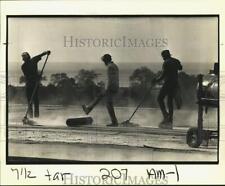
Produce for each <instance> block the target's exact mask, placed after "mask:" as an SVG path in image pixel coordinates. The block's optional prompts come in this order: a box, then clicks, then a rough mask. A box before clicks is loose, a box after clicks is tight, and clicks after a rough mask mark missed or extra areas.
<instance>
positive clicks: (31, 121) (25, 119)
mask: <svg viewBox="0 0 225 186" xmlns="http://www.w3.org/2000/svg"><path fill="white" fill-rule="evenodd" d="M22 122H23V124H24V125H35V124H36V122H35V121H33V120H30V119H29V118H28V117H27V116H24V118H23V119H22Z"/></svg>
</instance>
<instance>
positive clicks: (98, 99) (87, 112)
mask: <svg viewBox="0 0 225 186" xmlns="http://www.w3.org/2000/svg"><path fill="white" fill-rule="evenodd" d="M103 97H104V95H100V96H98V97H96V98H95V99H94V101H93V102H91V103H90V104H89V105H82V108H83V110H84V112H85V113H86V114H89V113H90V112H91V111H92V110H93V108H94V107H95V106H96V105H97V104H98V103H99V102H100V101H101V99H102V98H103Z"/></svg>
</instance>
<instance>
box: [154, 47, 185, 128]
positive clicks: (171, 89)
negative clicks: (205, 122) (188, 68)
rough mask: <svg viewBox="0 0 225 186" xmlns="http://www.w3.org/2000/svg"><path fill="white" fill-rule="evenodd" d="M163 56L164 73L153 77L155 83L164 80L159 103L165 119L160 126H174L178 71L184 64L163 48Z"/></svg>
mask: <svg viewBox="0 0 225 186" xmlns="http://www.w3.org/2000/svg"><path fill="white" fill-rule="evenodd" d="M161 56H162V58H163V60H164V63H163V65H162V74H161V75H160V76H159V77H158V78H154V79H153V83H157V82H159V81H162V80H164V83H163V85H162V88H161V89H160V91H159V95H158V103H159V107H160V109H161V112H162V115H163V120H162V121H161V122H160V124H159V127H160V128H172V124H173V100H174V97H175V95H176V91H177V89H178V71H179V70H182V65H181V63H180V61H179V60H178V59H175V58H173V57H171V54H170V51H169V50H163V51H162V52H161ZM166 96H167V107H168V111H167V109H166V107H165V104H164V98H165V97H166Z"/></svg>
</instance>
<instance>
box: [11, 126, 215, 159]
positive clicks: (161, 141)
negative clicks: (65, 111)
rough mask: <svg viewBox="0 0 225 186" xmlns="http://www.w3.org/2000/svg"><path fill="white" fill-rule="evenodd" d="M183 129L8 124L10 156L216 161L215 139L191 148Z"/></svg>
mask: <svg viewBox="0 0 225 186" xmlns="http://www.w3.org/2000/svg"><path fill="white" fill-rule="evenodd" d="M186 131H187V129H185V128H175V129H173V130H168V129H158V128H150V127H104V126H81V127H76V128H68V127H60V126H58V127H57V126H54V127H53V126H22V125H12V124H11V125H10V127H9V142H10V143H9V144H10V145H9V147H10V148H9V155H11V156H29V157H43V158H54V159H68V160H85V161H102V160H103V161H216V160H217V149H216V142H215V141H214V142H213V141H212V142H211V143H210V144H209V146H208V147H205V146H201V147H200V148H190V147H189V146H188V145H187V144H186Z"/></svg>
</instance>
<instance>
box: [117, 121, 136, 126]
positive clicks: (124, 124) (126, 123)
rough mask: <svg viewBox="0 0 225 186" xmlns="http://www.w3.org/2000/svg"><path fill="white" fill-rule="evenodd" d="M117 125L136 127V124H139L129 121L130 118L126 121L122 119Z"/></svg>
mask: <svg viewBox="0 0 225 186" xmlns="http://www.w3.org/2000/svg"><path fill="white" fill-rule="evenodd" d="M119 126H121V127H137V126H139V124H137V123H133V122H130V120H126V121H123V122H122V123H120V124H119Z"/></svg>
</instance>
